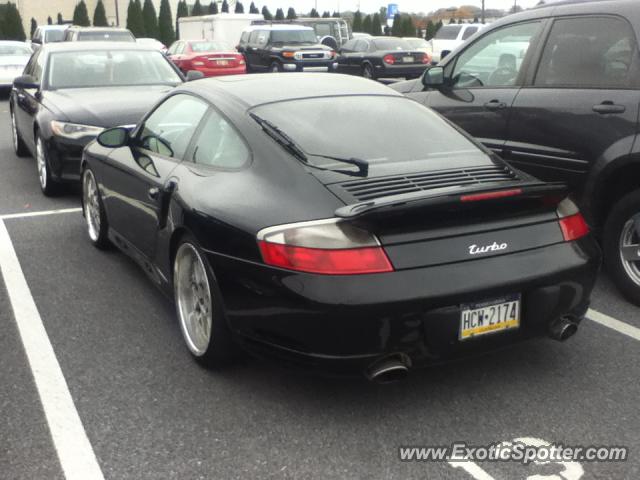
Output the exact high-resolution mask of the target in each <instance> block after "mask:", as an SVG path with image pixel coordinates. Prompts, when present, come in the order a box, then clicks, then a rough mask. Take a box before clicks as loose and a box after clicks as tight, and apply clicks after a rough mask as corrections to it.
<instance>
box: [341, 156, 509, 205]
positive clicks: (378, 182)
mask: <svg viewBox="0 0 640 480" xmlns="http://www.w3.org/2000/svg"><path fill="white" fill-rule="evenodd" d="M514 180H518V176H517V175H516V174H515V172H514V171H513V170H511V169H510V168H509V167H507V166H500V165H490V166H482V167H470V168H464V169H447V170H438V171H435V172H428V173H412V174H406V175H392V176H386V177H377V178H367V179H364V180H354V181H349V182H345V183H342V184H340V185H339V187H340V189H342V190H343V191H344V192H346V193H348V194H349V195H351V196H352V197H353V198H354V199H355V200H357V201H359V202H364V201H367V200H374V199H377V198H382V197H390V196H393V195H401V194H404V193H413V192H420V191H427V190H433V189H436V188H448V187H462V186H467V185H477V184H482V183H495V182H503V181H514Z"/></svg>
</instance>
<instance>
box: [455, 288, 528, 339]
mask: <svg viewBox="0 0 640 480" xmlns="http://www.w3.org/2000/svg"><path fill="white" fill-rule="evenodd" d="M519 326H520V295H511V296H508V297H504V298H498V299H494V300H489V301H486V302H482V303H477V304H470V305H462V312H461V314H460V336H459V339H460V340H468V339H470V338H473V337H479V336H480V335H486V334H489V333H497V332H503V331H506V330H513V329H514V328H518V327H519Z"/></svg>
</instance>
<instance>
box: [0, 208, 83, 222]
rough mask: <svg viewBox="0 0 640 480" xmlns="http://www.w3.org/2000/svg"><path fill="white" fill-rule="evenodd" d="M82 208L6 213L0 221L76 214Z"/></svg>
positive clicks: (1, 216) (0, 216) (0, 217)
mask: <svg viewBox="0 0 640 480" xmlns="http://www.w3.org/2000/svg"><path fill="white" fill-rule="evenodd" d="M81 211H82V208H80V207H75V208H61V209H59V210H42V211H39V212H23V213H7V214H5V215H0V220H10V219H12V218H27V217H41V216H44V215H59V214H61V213H78V212H81Z"/></svg>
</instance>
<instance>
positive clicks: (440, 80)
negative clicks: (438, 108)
mask: <svg viewBox="0 0 640 480" xmlns="http://www.w3.org/2000/svg"><path fill="white" fill-rule="evenodd" d="M422 84H423V85H424V86H425V87H427V88H438V87H441V86H442V85H444V68H442V67H431V68H428V69H426V70H425V71H424V74H423V75H422Z"/></svg>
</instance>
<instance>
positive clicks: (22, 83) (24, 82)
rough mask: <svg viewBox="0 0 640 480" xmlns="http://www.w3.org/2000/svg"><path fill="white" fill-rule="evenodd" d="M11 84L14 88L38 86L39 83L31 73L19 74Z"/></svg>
mask: <svg viewBox="0 0 640 480" xmlns="http://www.w3.org/2000/svg"><path fill="white" fill-rule="evenodd" d="M13 86H14V87H15V88H22V89H27V88H40V84H39V83H38V81H37V80H36V79H35V78H33V77H32V76H31V75H21V76H19V77H17V78H16V79H15V80H13Z"/></svg>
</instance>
